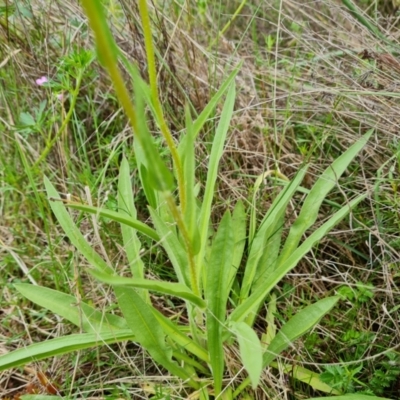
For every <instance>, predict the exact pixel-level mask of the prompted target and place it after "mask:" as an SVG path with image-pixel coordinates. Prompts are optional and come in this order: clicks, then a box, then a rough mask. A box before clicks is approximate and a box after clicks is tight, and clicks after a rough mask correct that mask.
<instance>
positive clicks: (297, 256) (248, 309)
mask: <svg viewBox="0 0 400 400" xmlns="http://www.w3.org/2000/svg"><path fill="white" fill-rule="evenodd" d="M365 197H366V195H363V196H359V197H357V198H355V199H354V200H352V201H351V202H350V203H349V204H347V205H345V206H344V207H342V208H341V209H340V210H339V211H337V212H336V213H335V214H334V215H332V217H331V218H330V219H329V220H328V221H327V222H325V223H324V224H323V225H322V226H320V227H319V228H318V229H317V230H316V231H315V232H313V233H312V234H311V235H310V236H309V237H308V238H307V239H306V240H305V241H304V242H303V243H302V244H301V245H300V246H299V247H298V248H297V250H296V251H294V252H293V254H292V255H291V256H290V257H289V258H288V259H287V260H286V261H285V263H284V264H282V265H281V266H280V267H279V268H277V269H275V271H274V272H272V273H271V275H270V277H269V279H268V282H266V284H265V286H260V287H259V288H257V289H256V290H255V291H254V292H253V293H252V294H251V295H250V296H249V297H248V298H247V299H246V300H245V301H244V302H243V303H242V304H240V305H239V306H238V307H237V308H236V309H235V310H234V311H233V312H232V314H231V315H230V316H229V319H230V320H232V321H242V320H243V319H244V318H246V317H247V316H248V315H249V314H250V313H252V312H254V310H255V309H257V308H258V307H259V305H260V304H261V302H262V301H263V300H264V299H265V296H266V295H267V294H268V293H269V292H270V291H271V289H272V288H273V287H274V286H276V284H277V283H278V282H279V281H280V280H281V279H282V278H283V277H284V276H285V275H286V274H287V273H288V272H289V271H290V270H291V269H293V268H294V267H295V266H296V265H297V263H298V262H299V261H300V260H301V259H302V258H303V257H304V256H305V255H306V254H307V253H308V252H309V251H310V250H311V248H312V246H314V244H315V243H317V242H318V241H319V240H321V239H322V238H323V237H324V236H326V235H327V233H328V232H329V231H330V230H331V229H332V228H333V227H334V226H335V225H336V224H338V223H339V222H340V221H341V220H342V219H343V218H344V217H345V216H346V215H348V214H349V212H350V210H351V209H353V208H354V207H355V206H356V205H357V204H358V203H360V202H361V201H362V200H364V199H365Z"/></svg>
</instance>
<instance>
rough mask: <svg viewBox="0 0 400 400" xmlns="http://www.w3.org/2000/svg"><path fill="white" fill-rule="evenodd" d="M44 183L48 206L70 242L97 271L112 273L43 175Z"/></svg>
mask: <svg viewBox="0 0 400 400" xmlns="http://www.w3.org/2000/svg"><path fill="white" fill-rule="evenodd" d="M44 185H45V187H46V191H47V196H48V197H49V199H50V207H51V209H52V210H53V212H54V214H55V216H56V218H57V220H58V222H59V223H60V225H61V227H62V228H63V230H64V232H65V234H66V235H67V236H68V238H69V240H70V241H71V242H72V244H73V245H74V246H75V247H76V248H77V249H78V251H79V252H81V253H82V255H83V256H84V257H85V258H86V259H87V260H88V261H89V262H90V264H91V265H92V266H93V267H95V268H97V269H98V270H99V271H107V272H109V273H112V272H113V270H112V268H111V267H110V266H109V265H107V263H106V262H105V261H104V260H103V259H102V258H101V257H100V256H99V254H97V253H96V251H95V250H94V249H93V248H92V246H90V245H89V243H88V242H87V241H86V240H85V238H84V237H83V235H82V233H81V232H80V231H79V229H78V227H77V226H76V225H75V223H74V221H73V220H72V218H71V217H70V215H69V214H68V212H67V210H66V209H65V206H64V204H63V203H62V201H57V200H60V195H59V194H58V192H57V190H56V189H55V188H54V186H53V185H52V184H51V183H50V181H49V180H48V179H47V177H44Z"/></svg>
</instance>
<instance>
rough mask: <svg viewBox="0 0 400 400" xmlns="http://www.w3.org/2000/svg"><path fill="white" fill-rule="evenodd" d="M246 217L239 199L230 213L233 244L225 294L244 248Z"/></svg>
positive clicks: (232, 280) (232, 279)
mask: <svg viewBox="0 0 400 400" xmlns="http://www.w3.org/2000/svg"><path fill="white" fill-rule="evenodd" d="M246 217H247V215H246V210H245V208H244V205H243V203H242V202H241V201H238V202H237V203H236V205H235V208H234V210H233V214H232V231H233V241H234V243H235V246H234V250H233V256H232V265H231V268H230V270H229V277H228V279H227V291H228V294H227V296H229V292H230V290H231V287H232V284H233V282H234V279H235V276H236V274H237V271H238V270H239V267H240V264H241V262H242V258H243V252H244V248H245V246H246Z"/></svg>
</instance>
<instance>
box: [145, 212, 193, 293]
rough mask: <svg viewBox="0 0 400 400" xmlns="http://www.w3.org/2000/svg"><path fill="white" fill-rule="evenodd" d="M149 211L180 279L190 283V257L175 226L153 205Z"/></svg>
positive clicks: (184, 282) (182, 281)
mask: <svg viewBox="0 0 400 400" xmlns="http://www.w3.org/2000/svg"><path fill="white" fill-rule="evenodd" d="M149 212H150V215H151V219H152V221H153V224H154V226H155V228H156V230H157V234H158V235H159V237H160V238H161V239H160V244H161V246H162V247H164V249H165V251H166V252H167V254H168V258H169V260H170V262H171V263H172V266H173V267H174V270H175V274H176V277H177V278H178V281H179V282H180V283H183V284H185V285H186V286H187V285H189V281H190V280H189V274H188V268H187V265H188V258H187V254H186V251H185V248H184V247H183V245H182V243H181V242H180V241H179V239H178V237H177V233H176V229H175V226H171V224H169V223H165V221H164V219H163V218H161V217H160V216H159V215H158V213H157V212H156V211H154V210H153V209H152V208H151V207H149Z"/></svg>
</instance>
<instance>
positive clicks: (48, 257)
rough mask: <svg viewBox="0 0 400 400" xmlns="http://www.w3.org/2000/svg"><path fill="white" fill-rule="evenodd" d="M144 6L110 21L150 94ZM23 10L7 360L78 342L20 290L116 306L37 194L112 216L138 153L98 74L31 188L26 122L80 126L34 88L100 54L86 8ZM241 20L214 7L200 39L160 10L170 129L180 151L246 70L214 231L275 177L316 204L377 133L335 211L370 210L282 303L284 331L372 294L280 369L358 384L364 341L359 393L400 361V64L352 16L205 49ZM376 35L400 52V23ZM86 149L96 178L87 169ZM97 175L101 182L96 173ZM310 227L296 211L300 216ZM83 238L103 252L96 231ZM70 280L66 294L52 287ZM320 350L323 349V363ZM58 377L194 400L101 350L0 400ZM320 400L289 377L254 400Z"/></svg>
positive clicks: (7, 78)
mask: <svg viewBox="0 0 400 400" xmlns="http://www.w3.org/2000/svg"><path fill="white" fill-rule="evenodd" d="M133 3H134V2H130V1H128V0H120V1H119V2H116V1H112V2H110V10H111V12H110V20H111V22H112V23H113V31H114V34H115V36H116V38H117V42H118V44H119V45H120V46H121V48H122V49H123V50H124V52H125V53H126V55H127V56H129V57H130V58H131V59H133V60H135V62H136V63H137V64H138V65H139V67H140V70H141V73H142V75H143V76H146V63H145V54H144V50H143V38H142V35H141V30H140V24H139V22H138V16H137V15H138V13H137V10H136V9H135V6H134V4H133ZM15 5H16V6H17V8H18V12H17V11H16V12H14V14H13V15H12V16H10V17H9V20H8V23H6V22H5V16H4V14H3V15H1V14H0V21H1V29H0V37H1V41H0V42H1V44H0V65H1V68H0V82H1V84H2V85H1V93H0V96H1V97H0V98H1V101H0V126H1V128H2V130H3V131H4V132H5V133H4V134H3V139H2V143H1V153H2V155H1V156H0V160H1V163H0V168H1V169H0V189H1V191H0V212H1V223H0V232H1V234H0V238H1V239H0V260H1V261H0V273H1V275H2V278H1V280H0V282H1V284H2V294H3V296H2V303H1V309H0V319H1V320H2V324H1V325H0V344H1V347H0V350H1V351H11V350H13V349H15V348H18V347H23V346H25V345H27V344H29V343H32V342H36V341H39V340H46V339H49V338H51V337H56V336H58V335H61V334H65V333H67V332H70V330H71V328H70V326H69V325H68V324H64V323H63V322H62V321H60V320H58V319H57V318H56V317H54V316H52V315H49V314H46V313H44V312H42V311H41V310H39V309H37V308H36V307H34V306H32V304H30V303H28V302H27V301H24V300H23V299H21V298H19V297H18V296H17V294H16V293H15V291H13V288H12V283H13V282H15V281H16V280H23V281H25V280H27V279H28V278H29V279H30V280H31V281H33V282H38V283H40V284H44V285H46V286H52V287H56V288H59V289H61V288H63V289H64V290H70V291H71V292H73V293H74V294H77V295H78V296H79V297H86V298H90V299H91V301H93V302H94V303H95V304H98V305H99V307H100V308H102V309H106V308H107V307H108V305H109V304H110V301H111V300H112V299H111V298H110V294H109V293H108V292H107V291H106V289H105V288H103V287H99V286H98V285H97V284H96V283H94V282H92V281H91V280H90V279H88V278H87V277H86V276H85V275H84V273H83V270H84V265H82V264H81V260H79V259H78V256H77V255H75V254H74V252H73V249H71V247H70V245H69V244H68V242H67V241H65V240H63V238H62V234H61V233H60V231H59V230H58V228H57V226H55V224H54V223H53V221H52V217H51V213H50V211H49V208H48V206H46V205H45V201H44V200H43V199H42V184H41V179H42V175H43V173H45V174H47V175H49V176H51V177H52V180H53V181H54V182H58V184H59V188H60V190H62V191H63V192H64V193H66V192H73V194H74V195H76V196H84V191H83V185H88V186H90V188H91V190H92V191H93V196H94V197H96V198H97V199H98V201H99V202H106V201H109V199H112V197H113V196H115V176H116V171H117V167H118V158H119V157H120V154H121V151H122V149H126V148H129V146H130V145H131V142H132V135H131V132H130V130H129V128H127V126H126V122H125V120H124V118H123V117H122V116H121V112H120V110H118V108H117V106H116V103H115V101H114V99H113V97H112V91H111V88H110V84H109V82H108V79H107V77H106V76H105V74H104V73H103V72H102V70H101V68H100V66H99V65H97V63H96V62H95V63H94V64H92V67H91V68H93V69H94V71H95V72H94V74H93V75H91V76H89V77H88V79H87V81H84V84H83V87H82V90H81V95H80V97H79V101H78V105H77V108H76V114H75V117H74V118H73V119H72V120H71V122H70V124H69V126H68V128H67V130H66V131H65V134H64V135H63V136H62V140H61V141H60V143H58V144H57V146H55V147H54V148H53V150H52V152H51V153H50V154H49V156H48V157H47V159H46V160H45V162H44V163H43V164H42V165H41V168H40V171H38V172H36V171H33V173H34V176H33V178H32V180H31V181H29V180H28V178H27V176H26V168H25V167H24V166H23V164H22V162H21V157H20V153H21V151H22V153H24V154H25V157H26V158H27V160H28V163H29V164H33V163H34V162H35V160H36V159H37V158H38V157H39V155H40V154H41V152H42V151H43V148H44V141H43V140H42V139H41V137H40V136H39V135H36V136H34V135H28V136H24V135H23V134H21V132H20V131H19V130H18V129H16V127H18V120H19V115H20V113H21V112H32V109H33V107H37V104H38V103H39V102H40V101H41V100H43V99H44V98H46V97H48V107H49V108H50V109H51V112H50V113H49V114H48V117H50V116H53V117H54V121H53V122H50V123H49V124H48V125H47V129H49V130H50V132H53V133H55V132H56V131H57V129H58V127H59V124H60V122H61V119H62V118H63V116H65V112H66V110H67V108H68V102H66V103H64V106H63V107H64V108H63V107H60V104H58V103H57V102H56V101H55V100H54V98H53V97H51V93H49V92H45V91H44V90H43V89H42V88H38V87H37V86H36V85H35V79H37V78H38V77H40V76H42V75H46V76H49V77H56V76H57V74H58V72H59V71H60V70H62V62H61V60H63V57H64V56H66V55H68V54H70V53H71V52H72V51H73V49H82V48H90V47H91V39H90V35H89V34H88V32H87V27H86V22H85V18H84V16H83V14H82V12H81V10H80V9H79V7H78V5H77V4H76V3H75V2H73V1H64V2H61V1H54V2H50V3H44V2H40V1H32V2H26V3H24V2H22V1H15ZM111 5H112V6H113V7H111ZM238 5H239V2H237V1H235V2H231V3H230V4H229V6H224V9H223V10H220V7H221V5H219V4H217V3H216V4H209V8H208V9H207V13H206V14H205V15H204V20H203V21H202V19H201V18H199V17H198V16H197V9H196V5H195V4H194V2H190V9H185V10H182V9H181V8H180V7H178V5H177V4H171V5H170V6H167V5H163V6H161V5H159V6H157V10H154V13H153V18H154V27H155V28H154V32H155V39H156V46H157V49H158V51H159V56H160V58H159V60H160V62H159V79H160V88H161V91H162V100H163V104H164V105H165V107H166V110H167V113H168V120H169V122H170V126H171V129H172V130H173V131H174V133H175V134H176V135H179V132H180V130H181V129H182V128H183V122H184V121H183V117H182V116H183V106H184V104H185V103H186V102H187V101H190V103H191V104H192V107H193V109H194V110H196V111H199V110H201V109H202V108H203V107H204V105H205V104H206V103H207V101H208V100H209V98H210V96H211V95H212V93H213V92H214V91H215V90H216V88H217V87H218V85H219V83H220V82H221V81H222V79H223V77H224V76H226V74H227V72H229V71H230V70H231V69H232V67H233V66H234V65H236V64H237V63H238V62H239V61H240V60H244V64H243V68H242V70H241V73H240V75H239V77H238V80H237V87H238V97H237V102H236V108H235V116H234V119H233V121H232V130H231V133H230V138H229V142H228V145H227V147H226V154H225V158H224V164H223V168H222V170H221V175H220V178H221V179H220V183H219V191H218V193H216V196H215V198H216V204H215V214H214V218H215V220H218V219H219V215H220V214H221V212H222V211H223V210H224V209H225V208H226V207H228V206H229V204H231V203H232V202H234V200H235V199H237V198H241V199H244V200H245V201H247V200H249V199H250V195H251V188H252V185H253V183H254V181H255V178H256V177H257V176H258V175H259V174H261V173H262V172H264V171H266V170H273V169H279V170H280V171H281V172H282V173H284V174H285V175H287V176H288V177H292V176H293V175H294V174H295V173H296V171H297V170H298V169H299V167H300V166H301V165H302V164H303V163H305V162H309V163H310V164H311V168H310V173H309V175H308V176H307V180H306V181H305V182H304V186H305V187H306V188H307V187H310V185H311V184H312V182H313V181H314V178H315V176H317V175H318V174H319V173H320V172H321V171H323V170H324V168H326V167H327V165H329V163H331V162H332V160H333V159H335V157H337V156H338V155H339V154H341V153H342V152H343V151H344V150H345V149H346V148H348V147H349V146H350V145H351V144H352V143H353V142H354V141H355V140H356V139H357V138H358V137H360V136H361V135H362V134H363V133H365V132H366V131H367V130H369V129H371V128H373V129H374V130H375V134H374V136H373V138H372V139H371V140H370V143H369V144H368V145H367V146H366V148H365V150H364V151H363V153H362V155H361V156H360V157H359V158H358V160H357V163H355V165H353V166H352V167H351V170H349V171H348V173H347V176H346V177H345V178H344V179H343V182H342V186H341V187H340V189H339V190H337V191H336V192H335V193H333V194H332V196H331V200H332V201H336V200H338V201H339V200H340V199H343V198H344V199H348V198H351V197H352V196H354V194H356V193H362V192H365V191H367V192H368V193H369V197H368V200H367V201H366V202H364V204H363V205H362V207H360V208H359V209H358V210H357V211H356V212H355V213H354V214H353V216H352V218H351V223H350V225H349V224H348V223H343V224H342V226H340V227H338V228H337V229H336V230H335V231H334V232H332V234H331V235H330V237H329V238H326V239H325V240H324V241H323V242H322V243H320V245H319V246H318V249H316V250H314V251H313V252H311V253H310V254H309V256H308V257H307V258H306V259H305V260H304V261H303V262H302V263H301V265H299V266H298V268H297V269H296V270H295V272H293V273H292V274H290V275H289V276H287V278H286V279H285V284H286V285H290V288H291V295H290V296H286V295H284V291H285V286H281V287H280V289H279V290H278V293H280V294H281V295H282V297H281V298H280V300H279V313H280V317H281V318H282V319H286V317H287V316H288V315H290V314H291V313H294V312H295V310H296V308H297V307H299V306H302V305H304V304H308V302H309V301H311V299H313V298H319V297H323V296H325V295H326V294H327V293H332V292H334V291H335V290H337V289H338V288H339V287H340V286H348V287H350V288H357V284H358V282H364V283H370V284H373V286H374V296H373V299H372V300H371V301H365V302H364V303H359V304H357V305H355V304H354V303H351V302H350V301H348V302H347V303H346V302H343V303H342V307H343V309H342V311H341V312H336V313H335V315H334V316H332V319H331V320H330V319H329V318H327V319H326V321H324V322H325V323H324V324H323V325H321V326H318V327H317V328H316V329H315V335H316V338H317V339H316V342H315V344H314V345H313V344H311V345H310V344H307V340H306V339H304V340H303V341H299V343H298V344H296V348H295V349H291V350H290V351H289V352H288V354H285V355H284V356H283V357H282V361H283V362H285V361H287V360H292V359H293V358H295V362H297V363H300V364H301V365H304V366H306V367H308V368H314V369H315V370H316V371H321V370H322V364H324V363H337V362H340V361H348V362H349V366H351V365H352V359H351V356H349V357H347V356H346V352H347V353H348V352H351V351H353V352H356V351H358V350H357V349H358V348H361V345H360V344H354V343H353V344H352V342H351V341H347V342H346V340H344V338H343V337H344V334H345V333H346V332H348V331H349V330H351V329H354V330H357V331H359V332H367V333H373V334H374V339H373V340H372V339H365V340H366V341H370V342H369V343H367V345H366V346H365V351H363V352H361V354H360V355H359V359H358V361H359V360H363V363H364V369H363V373H362V375H360V379H361V380H362V381H363V382H366V383H368V380H369V379H370V377H371V376H372V375H373V372H374V370H375V369H376V368H377V367H376V365H378V362H380V361H381V360H382V359H383V358H384V355H383V353H384V352H385V351H387V350H388V349H393V350H394V351H395V352H398V347H399V344H400V343H399V337H400V335H399V331H398V329H399V328H398V321H399V314H398V311H397V307H396V304H397V298H398V296H399V294H400V292H399V287H398V285H399V283H400V282H399V260H400V254H399V253H400V243H399V238H398V229H399V225H400V224H399V222H400V219H399V199H398V185H399V164H398V163H399V161H400V145H399V136H398V135H399V133H398V132H399V121H398V115H400V100H399V98H400V96H399V94H400V90H399V88H398V87H397V86H398V79H399V75H400V74H399V70H398V68H397V63H398V61H393V59H392V58H388V56H387V54H392V53H393V49H392V48H389V45H388V44H387V43H383V42H382V41H379V40H378V39H377V38H376V37H375V36H374V35H373V34H372V33H371V32H370V31H369V30H368V29H366V28H365V26H363V25H362V24H360V22H358V21H357V19H355V18H354V17H353V16H352V15H351V14H350V13H349V11H348V10H347V9H346V8H345V7H344V6H343V4H342V3H341V2H340V1H339V0H337V1H334V0H329V1H298V2H295V1H290V0H286V1H284V2H282V3H279V2H273V1H262V2H260V3H257V2H255V4H252V3H251V2H248V3H247V4H246V6H245V7H244V9H243V10H242V11H241V14H240V15H239V16H238V17H237V18H236V19H235V20H234V21H233V23H232V26H231V27H230V28H229V29H228V30H227V32H226V33H225V34H224V36H222V37H221V38H219V40H218V41H217V42H216V43H214V45H213V46H211V47H210V43H212V42H213V41H214V39H215V38H216V37H217V36H218V32H219V29H220V27H222V26H223V25H224V24H225V23H226V22H227V21H229V19H230V18H231V15H232V13H233V12H234V11H235V9H236V8H237V6H238ZM162 7H164V8H163V9H162ZM370 12H371V13H372V11H371V10H370ZM381 12H382V13H383V12H387V11H385V10H384V9H382V10H381ZM376 23H377V24H378V25H379V26H380V29H381V30H382V32H384V35H385V36H386V37H387V38H390V40H392V41H393V43H394V46H393V47H396V48H400V45H398V43H397V36H396V32H397V29H398V21H397V19H396V16H395V15H394V16H390V15H387V16H384V15H381V16H380V17H379V19H378V20H377V21H376ZM276 38H278V40H276ZM268 40H269V41H270V42H268ZM274 40H275V41H274ZM268 43H269V44H268ZM397 46H398V47H397ZM366 52H367V53H366ZM212 123H213V122H210V126H211V124H212ZM79 129H81V131H79ZM78 132H81V133H82V134H83V136H82V135H81V134H80V133H78ZM80 135H81V136H80ZM202 135H203V136H202V143H200V144H199V146H198V154H197V155H198V160H199V164H200V167H199V173H198V175H199V178H200V179H201V177H202V176H204V173H205V171H204V168H203V169H202V168H201V160H202V159H203V157H204V154H205V152H206V148H207V141H208V139H209V137H208V132H203V134H202ZM18 146H19V147H20V150H19V151H18ZM83 148H85V149H86V152H87V160H86V161H84V160H83V159H82V158H81V156H80V154H82V153H81V151H82V149H83ZM21 149H22V150H21ZM87 161H89V162H90V163H91V164H90V165H89V166H88V165H87V164H86V165H85V162H86V163H87ZM104 165H106V167H104ZM103 168H104V169H103ZM35 185H36V186H35ZM36 190H38V194H37V193H36V194H35V191H36ZM275 191H276V187H274V185H273V184H270V182H269V181H268V182H266V185H265V188H264V190H263V195H262V196H260V199H259V208H260V209H259V214H260V216H261V215H263V213H264V212H265V210H266V207H267V206H268V204H269V203H270V200H271V196H273V194H274V193H275ZM38 199H41V206H40V207H41V208H40V209H39V210H38V204H37V202H38ZM142 207H143V210H142V211H141V212H142V213H143V215H145V213H146V211H145V206H144V205H142ZM297 210H298V205H296V204H293V209H292V213H293V214H296V212H297ZM327 211H328V210H327ZM321 218H322V219H323V218H324V216H322V217H321ZM322 219H321V221H322ZM82 224H83V229H85V231H86V232H87V233H88V234H89V235H92V234H93V227H92V226H91V224H90V223H89V222H87V221H83V222H82ZM93 237H95V235H93ZM102 239H103V240H105V241H106V243H107V250H108V252H109V256H110V257H111V258H112V259H113V261H115V262H118V263H121V264H122V263H123V256H122V254H121V249H120V248H119V247H118V243H117V239H116V233H115V232H113V231H112V229H109V228H107V229H106V230H104V233H103V235H102ZM161 257H162V256H161ZM156 259H157V257H156ZM161 262H162V258H161ZM27 271H30V272H29V275H28V273H27ZM56 271H61V272H56ZM57 273H58V274H60V276H59V277H58V279H54V275H55V274H57ZM354 307H357V313H356V314H355V315H353V314H352V308H354ZM355 318H356V319H355ZM313 346H314V347H315V349H314V350H313V351H310V349H311V348H312V347H313ZM227 352H228V353H227V354H230V355H231V356H229V362H228V371H229V372H230V374H231V376H229V377H228V376H227V378H226V380H227V382H228V381H229V380H232V381H235V380H238V379H241V377H243V376H244V375H243V372H240V371H239V369H240V367H239V365H237V357H236V356H235V349H234V348H233V349H229V350H228V349H227ZM47 370H50V372H51V373H52V374H53V376H52V377H51V380H52V381H53V382H55V383H57V384H58V385H59V386H60V387H61V388H62V390H63V393H64V394H65V395H68V394H69V391H70V392H71V393H74V395H76V396H77V398H90V397H95V398H105V397H104V396H106V395H107V394H108V395H110V394H112V393H114V394H115V397H113V398H117V396H118V395H117V392H118V393H119V396H121V397H126V398H128V396H131V397H132V398H138V399H139V398H148V396H149V395H151V394H154V393H155V392H156V389H157V387H156V386H157V385H161V386H163V387H164V388H168V389H169V390H170V394H171V398H189V397H188V396H189V393H185V388H182V386H181V384H180V383H179V382H177V381H174V380H173V378H171V377H169V376H165V373H164V371H160V370H159V369H158V368H157V367H156V366H155V365H154V364H153V363H152V361H151V360H149V359H148V358H146V355H145V354H143V352H142V351H141V349H140V348H138V347H136V346H134V345H125V346H121V347H117V346H115V347H110V348H103V349H98V351H97V352H94V353H93V352H84V353H82V354H80V355H78V356H73V357H61V358H59V359H55V360H53V361H49V362H44V363H37V364H35V365H34V364H32V365H31V366H29V367H27V368H25V369H24V370H21V371H7V372H3V373H1V374H0V388H2V389H0V397H1V398H7V397H10V396H13V395H14V394H15V393H17V392H19V391H20V390H21V388H25V385H26V383H27V382H33V383H34V384H35V385H37V388H38V390H39V391H46V388H45V387H44V386H43V385H42V384H41V383H40V382H39V381H37V377H36V378H35V377H33V378H32V376H35V371H36V372H37V371H43V372H45V371H47ZM32 372H33V375H32ZM36 376H37V375H36ZM398 384H399V382H398V381H397V382H395V383H393V385H392V386H391V387H390V388H389V389H388V394H387V395H388V396H400V392H399V389H398ZM149 385H150V386H149ZM396 385H397V386H396ZM396 390H397V392H396ZM310 392H311V390H310V389H309V388H305V387H304V386H301V385H299V384H296V383H295V382H293V381H292V380H291V379H290V377H288V376H287V375H285V374H283V373H280V372H279V371H278V372H277V371H274V370H268V371H266V372H265V376H264V377H263V389H260V391H259V392H257V393H256V394H255V398H260V399H264V398H274V399H278V398H279V399H293V398H305V397H304V396H306V395H307V394H310ZM396 393H397V395H396ZM311 394H312V393H311ZM11 398H12V397H11Z"/></svg>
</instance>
